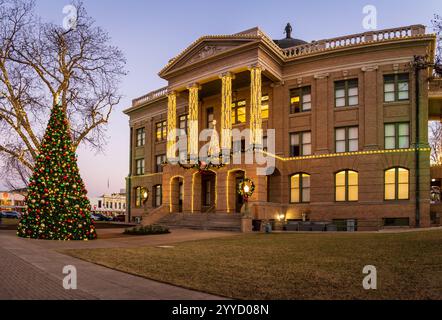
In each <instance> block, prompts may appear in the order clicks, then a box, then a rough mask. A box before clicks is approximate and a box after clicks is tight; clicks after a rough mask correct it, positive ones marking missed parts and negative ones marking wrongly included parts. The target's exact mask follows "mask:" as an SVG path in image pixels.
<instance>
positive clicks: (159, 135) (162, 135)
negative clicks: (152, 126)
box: [156, 121, 167, 141]
mask: <svg viewBox="0 0 442 320" xmlns="http://www.w3.org/2000/svg"><path fill="white" fill-rule="evenodd" d="M156 139H157V141H163V140H166V139H167V121H161V122H158V123H157V125H156Z"/></svg>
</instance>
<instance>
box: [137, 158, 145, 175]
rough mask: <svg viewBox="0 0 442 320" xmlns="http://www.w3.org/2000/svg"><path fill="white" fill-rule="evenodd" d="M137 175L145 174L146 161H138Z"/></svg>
mask: <svg viewBox="0 0 442 320" xmlns="http://www.w3.org/2000/svg"><path fill="white" fill-rule="evenodd" d="M136 173H137V176H141V175H143V174H144V159H137V160H136Z"/></svg>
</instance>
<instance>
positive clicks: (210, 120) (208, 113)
mask: <svg viewBox="0 0 442 320" xmlns="http://www.w3.org/2000/svg"><path fill="white" fill-rule="evenodd" d="M206 116H207V117H206V120H207V121H206V128H207V129H213V120H214V119H215V118H214V115H213V108H207V109H206Z"/></svg>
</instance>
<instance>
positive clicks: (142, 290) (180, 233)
mask: <svg viewBox="0 0 442 320" xmlns="http://www.w3.org/2000/svg"><path fill="white" fill-rule="evenodd" d="M108 232H110V231H108ZM226 235H229V233H225V232H207V231H192V230H174V232H173V233H172V234H170V235H165V236H164V235H163V237H160V236H152V237H141V238H119V239H109V240H105V239H102V240H96V241H90V242H57V241H55V242H53V241H39V240H29V239H21V238H18V237H17V236H16V235H15V232H11V231H2V232H0V299H8V300H9V299H51V300H52V299H55V300H58V299H105V300H108V299H110V300H113V299H124V300H175V299H176V300H212V299H213V300H217V299H222V298H220V297H217V296H213V295H210V294H205V293H201V292H197V291H192V290H187V289H183V288H180V287H175V286H172V285H168V284H163V283H159V282H156V281H152V280H148V279H144V278H140V277H137V276H132V275H129V274H126V273H123V272H119V271H115V270H112V269H108V268H105V267H101V266H98V265H95V264H92V263H89V262H85V261H82V260H79V259H76V258H73V257H70V256H66V255H63V254H61V253H58V252H56V251H55V250H58V249H67V248H76V249H79V248H99V247H137V246H151V245H154V246H157V245H164V244H170V243H176V242H181V241H187V240H190V239H195V238H196V239H202V238H213V237H220V236H226ZM230 235H232V234H231V233H230ZM66 265H73V266H75V267H76V269H77V276H78V289H77V290H65V289H64V288H63V286H62V280H63V278H64V277H65V275H64V274H63V273H62V270H63V267H64V266H66Z"/></svg>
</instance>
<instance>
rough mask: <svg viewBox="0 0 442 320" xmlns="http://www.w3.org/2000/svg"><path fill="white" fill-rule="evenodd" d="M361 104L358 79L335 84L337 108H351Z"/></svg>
mask: <svg viewBox="0 0 442 320" xmlns="http://www.w3.org/2000/svg"><path fill="white" fill-rule="evenodd" d="M358 104H359V89H358V79H353V80H344V81H336V82H335V107H337V108H340V107H351V106H357V105H358Z"/></svg>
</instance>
